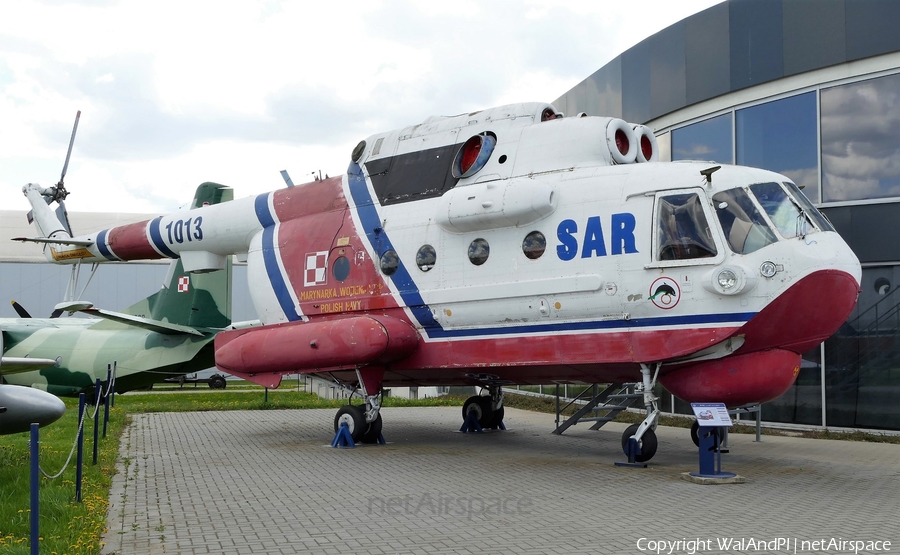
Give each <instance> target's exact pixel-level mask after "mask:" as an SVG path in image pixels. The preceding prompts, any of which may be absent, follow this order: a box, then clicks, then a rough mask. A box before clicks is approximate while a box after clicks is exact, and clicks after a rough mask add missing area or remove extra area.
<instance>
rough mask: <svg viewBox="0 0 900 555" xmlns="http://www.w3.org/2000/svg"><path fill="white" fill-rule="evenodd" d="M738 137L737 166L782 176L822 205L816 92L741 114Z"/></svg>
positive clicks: (741, 111) (743, 111) (736, 118)
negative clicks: (763, 170)
mask: <svg viewBox="0 0 900 555" xmlns="http://www.w3.org/2000/svg"><path fill="white" fill-rule="evenodd" d="M735 135H736V138H735V146H736V147H737V163H738V164H740V165H742V166H753V167H755V168H763V169H767V170H772V171H775V172H778V173H780V174H783V175H785V176H787V177H789V178H790V179H791V180H792V181H793V182H794V183H796V184H797V185H798V186H800V187H801V188H802V189H803V192H804V193H805V194H806V196H807V197H808V198H809V199H810V200H811V201H813V202H819V175H818V174H819V171H818V167H819V161H818V156H817V147H816V93H815V92H808V93H805V94H800V95H797V96H792V97H790V98H784V99H781V100H776V101H774V102H766V103H765V104H759V105H757V106H752V107H750V108H744V109H743V110H738V111H737V112H735Z"/></svg>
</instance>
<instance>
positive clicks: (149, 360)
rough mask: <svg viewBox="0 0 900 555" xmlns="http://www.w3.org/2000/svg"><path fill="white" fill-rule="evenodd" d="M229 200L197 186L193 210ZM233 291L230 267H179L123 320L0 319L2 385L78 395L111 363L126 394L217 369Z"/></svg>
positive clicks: (100, 314) (79, 305) (82, 308)
mask: <svg viewBox="0 0 900 555" xmlns="http://www.w3.org/2000/svg"><path fill="white" fill-rule="evenodd" d="M232 198H233V190H232V189H230V188H228V187H225V186H223V185H219V184H216V183H203V184H202V185H200V186H199V187H198V189H197V194H196V196H195V198H194V202H193V207H194V208H200V207H202V206H206V205H209V204H216V203H219V202H223V201H228V200H231V199H232ZM43 231H46V230H43ZM37 241H38V242H42V243H46V244H47V245H52V244H53V243H54V242H64V240H61V241H54V240H47V239H46V238H43V239H40V238H39V239H37ZM45 248H48V247H47V246H45ZM231 287H232V276H231V260H230V259H229V260H228V261H227V264H226V267H225V269H224V270H217V271H214V272H209V273H205V274H189V273H187V272H185V271H184V268H183V265H182V261H181V259H177V260H174V261H172V264H171V266H170V267H169V272H168V275H167V277H166V281H165V283H164V284H163V287H162V289H161V290H160V291H158V292H156V293H154V294H153V295H151V296H149V297H147V298H146V299H144V300H142V301H139V302H138V303H136V304H134V305H133V306H131V307H129V308H127V309H125V310H124V311H123V312H112V311H108V310H102V309H98V308H94V307H93V306H92V305H91V303H86V302H79V301H72V302H67V303H61V304H60V305H57V309H61V310H62V311H65V312H75V311H78V312H81V313H84V314H87V315H89V316H92V317H91V318H3V319H0V331H2V345H0V348H2V351H3V358H2V360H0V381H2V383H4V384H16V385H27V386H31V387H35V388H39V389H43V390H46V391H48V392H50V393H53V394H56V395H76V394H78V393H79V392H82V391H87V390H91V389H92V388H93V386H94V384H95V381H96V379H97V378H100V379H101V380H103V381H105V380H106V378H107V368H108V365H111V364H113V363H115V364H116V391H118V392H125V391H130V390H133V389H143V388H147V387H149V386H151V385H152V384H153V383H155V382H160V381H162V380H164V379H165V378H168V377H172V376H174V375H181V374H187V373H191V372H197V371H199V370H203V369H206V368H210V367H212V366H215V359H214V354H213V338H214V337H215V335H216V333H217V332H219V331H221V330H222V329H225V328H229V327H230V326H231Z"/></svg>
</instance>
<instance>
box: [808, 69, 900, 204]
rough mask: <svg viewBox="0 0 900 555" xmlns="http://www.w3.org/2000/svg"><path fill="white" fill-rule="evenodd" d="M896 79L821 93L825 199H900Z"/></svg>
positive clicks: (898, 85) (899, 118)
mask: <svg viewBox="0 0 900 555" xmlns="http://www.w3.org/2000/svg"><path fill="white" fill-rule="evenodd" d="M898 91H900V76H898V75H892V76H887V77H881V78H877V79H869V80H866V81H862V82H859V83H852V84H849V85H842V86H838V87H832V88H829V89H824V90H823V91H822V107H821V112H822V124H821V125H822V171H823V174H824V179H823V189H824V193H825V200H832V201H838V200H852V199H861V198H881V197H887V196H900V92H898Z"/></svg>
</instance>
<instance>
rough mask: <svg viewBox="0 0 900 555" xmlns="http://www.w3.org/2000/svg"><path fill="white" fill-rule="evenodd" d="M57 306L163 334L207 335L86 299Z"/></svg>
mask: <svg viewBox="0 0 900 555" xmlns="http://www.w3.org/2000/svg"><path fill="white" fill-rule="evenodd" d="M55 308H56V310H62V311H65V312H82V313H84V314H88V315H90V316H94V317H97V318H104V319H106V320H112V321H113V322H119V323H120V324H125V325H128V326H134V327H136V328H142V329H145V330H150V331H155V332H156V333H161V334H163V335H180V334H185V333H186V334H188V335H197V336H200V337H202V336H204V335H205V334H204V333H203V332H201V331H199V330H197V329H195V328H192V327H190V326H182V325H181V324H170V323H169V322H162V321H160V320H153V319H150V318H143V317H141V316H133V315H131V314H123V313H121V312H114V311H112V310H104V309H102V308H94V307H93V305H91V303H89V302H84V301H74V302H65V303H59V304H58V305H56V307H55Z"/></svg>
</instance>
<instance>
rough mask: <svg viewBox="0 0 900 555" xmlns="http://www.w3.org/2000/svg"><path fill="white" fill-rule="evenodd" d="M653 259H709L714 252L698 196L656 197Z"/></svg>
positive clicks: (707, 223) (691, 194) (714, 248)
mask: <svg viewBox="0 0 900 555" xmlns="http://www.w3.org/2000/svg"><path fill="white" fill-rule="evenodd" d="M657 223H658V229H659V240H658V243H657V245H658V250H657V260H689V259H692V258H710V257H714V256H716V254H717V250H716V244H715V242H714V241H713V238H712V234H711V233H710V231H709V222H707V220H706V215H705V214H704V213H703V205H702V204H701V201H700V197H699V196H698V195H697V194H695V193H685V194H680V195H668V196H664V197H660V199H659V210H658V211H657Z"/></svg>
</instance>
